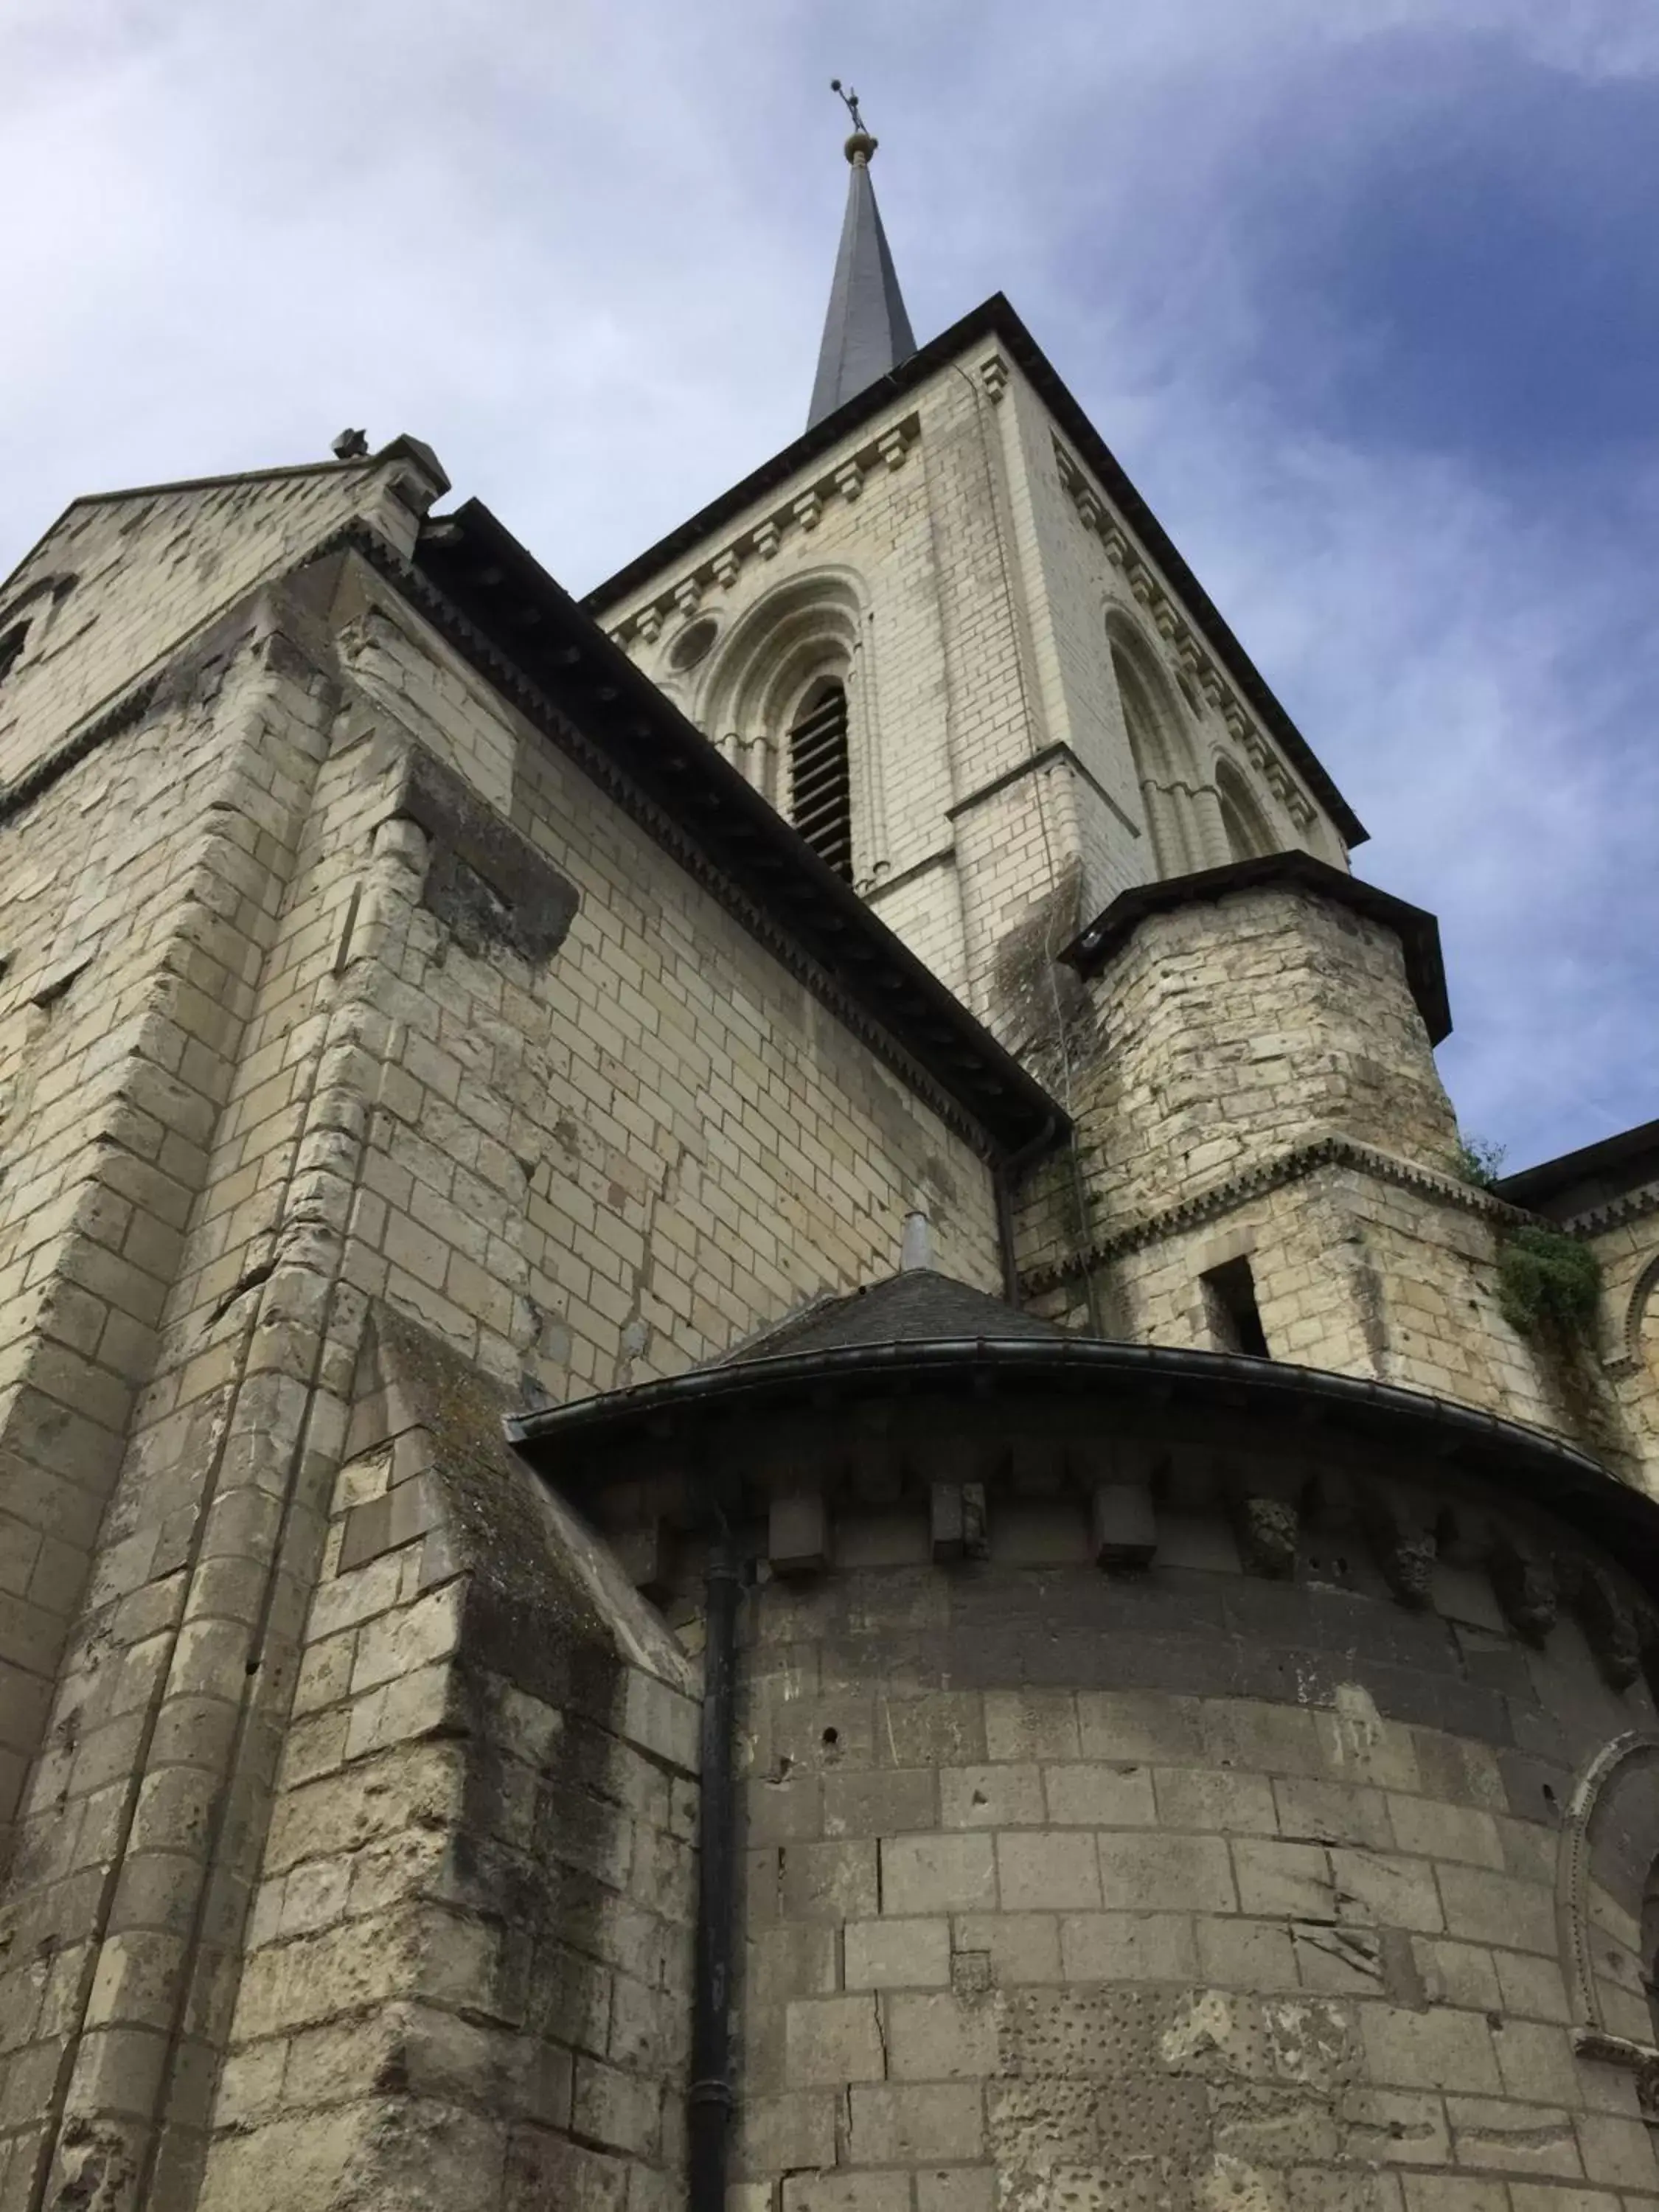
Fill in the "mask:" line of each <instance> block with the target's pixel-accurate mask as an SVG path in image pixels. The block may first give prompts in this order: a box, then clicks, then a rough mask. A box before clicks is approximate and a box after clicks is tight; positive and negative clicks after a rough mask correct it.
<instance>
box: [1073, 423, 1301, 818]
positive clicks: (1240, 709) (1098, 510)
mask: <svg viewBox="0 0 1659 2212" xmlns="http://www.w3.org/2000/svg"><path fill="white" fill-rule="evenodd" d="M1053 444H1054V462H1055V465H1056V466H1057V468H1058V469H1059V471H1060V483H1061V485H1062V487H1063V488H1064V489H1065V490H1066V492H1067V493H1068V494H1069V495H1070V498H1071V501H1072V505H1073V507H1074V508H1075V509H1076V510H1077V514H1078V519H1079V521H1080V522H1081V523H1082V525H1083V526H1084V528H1085V531H1087V532H1088V533H1089V535H1090V536H1091V538H1097V539H1098V540H1099V541H1100V544H1101V545H1102V547H1103V549H1104V551H1105V555H1106V558H1107V559H1108V561H1109V562H1111V564H1112V566H1113V568H1121V569H1122V571H1123V572H1124V575H1125V578H1126V580H1127V583H1128V586H1129V589H1130V591H1131V592H1133V594H1134V596H1135V598H1136V599H1137V600H1139V603H1140V605H1142V606H1143V607H1144V608H1145V609H1146V613H1147V616H1148V617H1149V619H1150V620H1151V622H1152V627H1153V628H1154V629H1156V630H1157V632H1158V635H1159V636H1160V637H1161V638H1163V639H1164V642H1165V643H1166V644H1167V645H1168V646H1169V647H1170V650H1171V652H1172V653H1174V655H1175V657H1176V661H1177V663H1178V664H1179V665H1180V666H1181V667H1182V670H1184V671H1185V672H1186V674H1187V675H1188V677H1189V678H1190V679H1191V680H1192V682H1193V683H1194V684H1196V685H1197V687H1198V689H1199V690H1200V692H1201V693H1202V694H1203V696H1204V697H1205V698H1206V699H1207V700H1208V701H1209V702H1210V704H1211V706H1212V707H1213V708H1215V709H1216V711H1217V713H1218V714H1219V715H1220V716H1221V719H1222V720H1223V722H1225V725H1226V727H1227V732H1228V735H1229V736H1230V737H1231V738H1232V739H1233V741H1234V743H1235V744H1237V746H1238V748H1239V750H1241V751H1242V752H1243V754H1244V755H1245V757H1246V758H1247V759H1248V760H1249V762H1250V763H1251V764H1252V765H1253V766H1254V767H1255V769H1257V771H1258V772H1259V773H1260V775H1261V777H1262V780H1263V781H1265V782H1266V784H1267V787H1268V789H1269V790H1270V791H1271V792H1272V793H1273V795H1274V797H1275V798H1276V799H1279V801H1280V803H1281V804H1282V805H1283V806H1284V808H1285V811H1286V813H1287V814H1288V815H1289V816H1290V817H1291V821H1292V822H1294V823H1295V824H1296V826H1297V829H1308V828H1309V827H1310V824H1311V823H1312V822H1313V819H1314V811H1315V810H1314V806H1313V803H1312V801H1311V800H1310V799H1309V797H1308V795H1307V793H1305V792H1304V790H1303V788H1302V787H1301V785H1300V784H1298V783H1297V781H1296V779H1295V777H1294V776H1292V775H1291V772H1290V770H1289V769H1287V768H1286V767H1285V763H1284V762H1283V761H1282V760H1281V759H1280V758H1279V754H1278V753H1277V752H1276V751H1275V750H1274V749H1273V746H1272V745H1271V744H1269V743H1268V741H1267V738H1266V737H1265V736H1264V735H1263V733H1262V731H1261V725H1260V724H1259V722H1258V721H1257V720H1256V719H1255V716H1254V715H1253V714H1250V713H1249V710H1248V708H1246V707H1245V704H1244V702H1243V700H1242V699H1241V698H1240V696H1239V695H1238V693H1237V690H1235V689H1234V688H1233V686H1232V685H1231V684H1230V683H1229V682H1228V681H1227V678H1226V677H1225V674H1224V673H1223V672H1222V669H1221V667H1220V665H1219V663H1218V661H1217V660H1216V659H1215V658H1214V657H1213V655H1212V653H1210V652H1209V650H1208V648H1207V647H1206V645H1205V642H1204V640H1203V638H1202V636H1201V635H1200V633H1199V632H1198V631H1197V630H1195V629H1194V628H1193V625H1192V624H1191V623H1189V622H1188V620H1187V617H1186V616H1185V615H1184V614H1182V611H1181V608H1180V606H1179V605H1177V603H1176V600H1175V599H1174V598H1173V597H1172V596H1171V595H1170V592H1169V591H1168V590H1167V589H1166V588H1165V586H1164V580H1163V579H1162V578H1161V577H1160V576H1159V575H1158V573H1157V570H1156V569H1155V568H1153V567H1152V563H1151V562H1150V561H1149V560H1148V558H1147V556H1146V554H1145V552H1144V551H1143V550H1141V548H1140V546H1139V544H1137V543H1136V541H1135V539H1134V537H1133V534H1132V533H1131V532H1130V529H1129V526H1128V525H1127V523H1126V522H1125V521H1124V520H1122V518H1121V516H1120V515H1118V514H1117V513H1115V512H1114V511H1113V508H1112V506H1111V503H1110V501H1109V500H1108V499H1107V497H1106V495H1105V493H1104V492H1103V491H1102V490H1101V489H1100V487H1099V486H1098V485H1097V484H1096V483H1093V482H1092V481H1091V478H1090V477H1089V476H1088V475H1087V474H1086V473H1085V471H1084V469H1083V467H1082V465H1081V464H1080V463H1079V461H1078V460H1077V459H1075V458H1074V456H1073V454H1072V453H1069V452H1068V451H1067V449H1066V447H1065V446H1063V445H1062V444H1061V443H1060V440H1059V439H1058V438H1054V440H1053Z"/></svg>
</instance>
